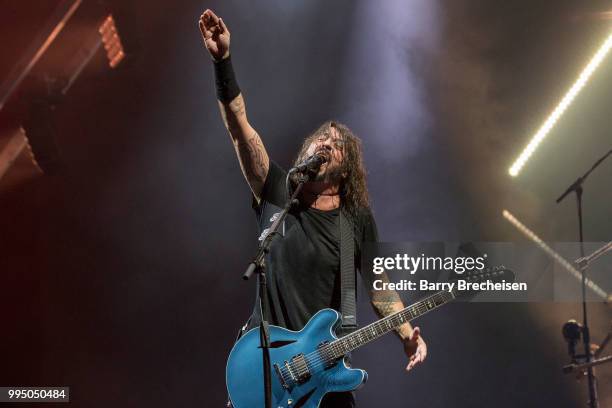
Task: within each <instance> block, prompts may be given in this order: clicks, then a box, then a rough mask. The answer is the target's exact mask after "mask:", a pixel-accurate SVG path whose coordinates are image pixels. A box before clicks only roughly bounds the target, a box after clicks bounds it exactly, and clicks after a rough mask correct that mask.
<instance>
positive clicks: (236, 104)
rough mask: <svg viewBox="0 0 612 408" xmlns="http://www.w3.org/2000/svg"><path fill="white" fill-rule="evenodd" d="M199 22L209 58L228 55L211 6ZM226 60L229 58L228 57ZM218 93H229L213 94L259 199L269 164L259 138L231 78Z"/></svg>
mask: <svg viewBox="0 0 612 408" xmlns="http://www.w3.org/2000/svg"><path fill="white" fill-rule="evenodd" d="M199 26H200V31H201V33H202V39H203V41H204V45H205V46H206V49H207V50H208V52H209V53H210V55H211V57H212V58H213V60H214V61H217V63H218V62H220V61H223V60H226V59H227V58H229V55H230V53H229V44H230V32H229V30H228V28H227V26H226V25H225V23H224V22H223V19H221V18H219V17H217V16H216V15H215V13H213V12H212V11H211V10H206V11H205V12H204V13H202V15H201V16H200V21H199ZM226 62H229V60H228V61H226ZM228 72H230V71H227V70H226V71H225V74H226V75H227V73H228ZM228 78H229V77H224V78H222V80H221V84H222V86H223V84H225V85H226V86H227V84H228V83H229V82H231V81H228ZM217 79H219V78H217ZM230 79H234V78H233V71H231V78H230ZM232 86H233V87H232ZM233 90H235V93H233V94H232V91H233ZM222 93H224V95H227V94H230V95H231V97H227V98H225V97H224V98H221V97H219V94H218V95H217V97H218V99H219V100H218V102H219V109H221V116H222V117H223V123H224V124H225V127H226V128H227V130H228V131H229V134H230V137H231V139H232V143H233V145H234V149H235V150H236V154H237V156H238V161H239V162H240V168H241V169H242V173H243V174H244V177H245V178H246V181H247V183H248V184H249V187H251V190H252V191H253V195H254V196H255V198H256V199H257V201H259V200H260V199H261V193H262V190H263V186H264V182H265V180H266V176H267V175H268V169H269V168H270V159H269V158H268V153H267V152H266V149H265V148H264V146H263V143H262V141H261V138H260V137H259V135H258V134H257V132H256V131H255V129H253V127H252V126H251V125H250V124H249V121H248V119H247V115H246V108H245V104H244V97H243V96H242V93H239V89H238V86H237V84H236V83H235V79H234V81H233V82H232V83H231V86H229V87H228V89H226V90H222ZM236 94H237V95H236Z"/></svg>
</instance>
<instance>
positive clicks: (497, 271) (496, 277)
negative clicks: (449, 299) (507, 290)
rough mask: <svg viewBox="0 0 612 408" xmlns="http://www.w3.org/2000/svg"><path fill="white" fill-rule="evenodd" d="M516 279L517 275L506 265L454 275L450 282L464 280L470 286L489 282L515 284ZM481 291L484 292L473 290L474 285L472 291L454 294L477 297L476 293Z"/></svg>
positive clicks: (459, 291)
mask: <svg viewBox="0 0 612 408" xmlns="http://www.w3.org/2000/svg"><path fill="white" fill-rule="evenodd" d="M514 279H515V275H514V272H513V271H512V270H510V269H508V268H506V267H505V266H504V265H499V266H490V267H488V268H485V269H480V270H478V269H476V270H472V271H466V272H464V273H462V274H457V273H453V274H452V277H451V278H450V279H449V280H451V281H459V280H464V281H465V282H467V284H468V285H469V284H472V283H486V282H487V281H488V282H491V283H507V284H511V283H513V282H514ZM480 291H482V289H478V288H476V289H475V288H473V286H472V285H470V289H468V290H457V289H454V290H453V293H454V294H455V295H457V296H468V295H475V294H476V293H478V292H480Z"/></svg>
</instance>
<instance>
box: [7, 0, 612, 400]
mask: <svg viewBox="0 0 612 408" xmlns="http://www.w3.org/2000/svg"><path fill="white" fill-rule="evenodd" d="M51 3H53V2H46V3H45V4H44V5H43V4H34V3H33V2H29V3H28V2H25V3H24V2H19V3H18V2H16V1H2V2H0V7H1V8H0V15H1V23H2V24H0V34H1V38H3V40H2V42H1V44H0V55H2V66H1V68H2V70H0V74H2V75H5V74H7V72H8V71H9V70H10V68H11V66H12V64H13V63H14V62H15V60H16V59H17V58H18V57H19V56H20V53H21V52H22V51H23V49H24V48H25V46H27V45H28V44H29V43H30V41H31V40H32V38H33V36H34V34H35V33H36V30H37V29H38V28H39V27H40V25H41V22H42V21H44V20H45V16H46V15H47V14H48V13H49V10H51V9H52V6H51V5H50V4H51ZM108 7H109V8H110V9H111V10H112V9H113V7H115V8H117V9H121V11H122V13H123V14H122V20H120V21H118V27H119V31H120V34H121V35H122V37H125V43H126V44H125V46H126V50H127V51H128V53H131V55H129V56H128V58H127V59H126V61H125V63H122V65H120V66H119V68H118V69H116V70H114V71H112V72H111V71H110V70H109V69H105V68H104V65H105V63H106V62H105V56H104V55H103V54H102V53H99V55H97V56H96V58H94V60H93V61H92V62H91V64H90V65H89V66H88V67H87V69H86V70H85V72H84V73H83V75H82V76H81V77H80V78H79V79H78V81H77V82H76V83H75V85H74V86H73V88H72V89H71V90H70V92H69V93H68V95H67V96H66V98H65V99H64V100H63V101H62V103H61V104H60V105H59V106H58V107H57V108H56V109H55V112H54V119H55V122H56V124H57V127H58V133H57V144H58V146H59V149H60V151H61V164H62V168H61V170H60V171H59V172H57V173H56V174H54V175H45V176H42V177H39V178H37V179H35V180H33V181H30V182H28V183H23V184H20V185H18V186H17V187H14V188H12V189H10V190H9V191H3V192H2V194H1V195H0V278H1V281H0V316H1V317H2V318H1V322H2V326H3V327H2V329H1V330H0V359H1V364H0V385H6V386H9V385H31V386H34V385H41V386H43V385H47V386H52V385H58V386H59V385H67V386H70V387H71V402H72V405H74V406H78V407H108V406H117V407H144V406H147V407H165V406H176V407H193V406H204V407H209V406H210V407H215V406H217V407H218V406H221V404H222V403H223V402H224V398H225V395H224V368H225V359H226V356H227V354H228V352H229V350H230V348H231V346H232V341H233V338H234V336H235V332H236V330H237V329H238V328H239V327H240V326H241V325H242V323H243V322H244V320H245V319H246V318H247V316H248V315H249V313H250V310H251V307H252V296H253V294H254V290H255V288H254V282H248V283H244V282H242V281H241V280H240V275H241V273H242V271H243V269H244V268H245V267H246V265H247V263H248V261H249V259H250V256H251V255H252V254H253V253H254V250H255V244H256V240H255V238H256V228H255V221H254V216H253V213H252V211H251V209H250V196H249V190H248V187H247V186H246V184H245V183H244V180H243V177H242V174H241V173H240V169H239V166H238V164H237V161H236V160H235V157H234V153H233V149H232V147H231V144H230V142H229V140H228V136H227V134H226V131H225V129H224V128H223V124H222V121H221V118H220V115H219V112H218V109H217V106H216V101H215V94H214V86H213V80H212V69H211V63H210V59H209V57H208V55H207V53H206V52H205V50H204V49H203V47H202V44H201V40H200V37H199V31H198V28H197V18H198V16H199V15H200V14H201V12H202V11H203V10H204V9H206V8H211V9H213V10H215V11H216V12H217V13H218V14H219V15H220V16H222V17H223V18H224V21H225V22H226V23H227V25H228V27H229V29H230V30H231V33H232V48H231V49H232V54H233V60H234V65H235V68H236V72H237V75H238V79H239V82H240V85H241V88H242V90H243V92H244V95H245V98H246V101H247V110H248V114H249V118H250V121H251V122H252V124H253V125H254V126H255V127H256V128H257V129H258V131H259V132H260V134H261V135H262V137H263V139H264V142H265V144H266V147H267V149H268V152H269V154H270V157H271V158H273V159H274V160H276V161H277V162H279V163H280V164H282V165H285V166H287V165H289V164H290V162H291V161H292V159H293V157H294V154H295V153H296V150H297V149H298V146H299V145H300V144H301V141H302V139H303V138H304V137H305V136H306V135H307V134H309V132H311V131H312V130H313V129H315V128H317V127H318V125H319V124H320V123H321V122H323V121H324V120H326V119H328V118H336V119H338V120H340V121H342V122H345V123H347V124H348V125H349V126H350V127H351V128H352V129H353V130H354V131H355V133H356V134H358V135H360V136H361V138H362V139H363V144H364V149H365V161H366V165H367V167H368V170H369V187H370V193H371V197H372V203H373V211H374V214H375V216H376V219H377V222H378V227H379V232H380V236H381V239H382V240H383V241H435V240H442V241H452V240H468V239H473V240H481V241H484V240H491V241H506V240H522V239H523V238H522V236H521V235H520V234H519V233H518V232H516V231H515V230H514V228H513V227H512V226H511V225H510V224H508V223H507V222H506V221H505V220H504V219H503V218H502V216H501V212H502V210H503V209H504V208H506V209H508V210H510V211H511V212H512V213H513V214H515V215H516V216H517V217H518V218H519V219H521V220H522V221H523V222H524V223H525V224H527V225H528V226H530V228H532V229H533V230H534V231H536V232H537V233H538V234H539V235H540V236H541V237H542V238H543V239H545V240H548V241H575V240H576V239H577V222H576V217H575V211H576V210H575V206H576V204H575V199H574V198H573V197H568V199H566V200H565V201H564V202H563V203H561V204H559V205H557V204H555V203H554V200H555V198H556V197H557V196H558V195H559V194H560V193H561V192H562V191H563V190H564V189H565V188H566V187H567V186H568V185H569V184H570V183H571V182H572V181H573V180H575V178H576V177H578V176H579V175H581V174H582V173H583V172H585V171H586V170H587V169H588V168H589V167H590V165H591V164H592V163H593V162H594V161H595V160H596V159H598V158H599V157H600V156H601V155H602V154H603V153H605V151H607V150H609V149H610V148H611V147H612V143H611V142H612V136H611V133H610V123H611V122H610V106H611V103H612V92H611V89H612V88H611V82H610V80H611V74H612V71H611V69H612V65H611V64H610V62H609V61H608V60H606V61H604V62H603V63H602V66H601V67H600V69H599V70H597V71H596V73H595V74H594V76H593V78H592V80H591V81H590V82H589V83H588V84H587V86H586V87H585V89H584V90H583V92H582V93H581V94H580V96H579V97H578V98H577V99H576V100H575V103H574V104H573V105H572V107H570V108H569V109H568V111H567V112H566V114H565V115H564V116H563V118H562V119H561V120H560V121H559V123H558V124H557V126H556V127H555V128H554V129H553V131H552V132H551V134H550V135H549V137H548V138H547V139H546V140H545V141H544V143H542V145H541V146H540V148H539V149H538V150H537V152H536V153H535V154H534V156H533V157H532V159H531V160H530V161H529V162H528V163H527V165H526V166H525V168H524V170H523V172H522V173H521V175H520V176H519V177H517V178H514V179H513V178H511V177H509V176H508V174H507V169H508V168H509V166H510V165H511V163H512V162H513V160H514V159H515V158H516V157H517V155H518V154H519V153H520V151H521V149H522V148H523V147H524V145H525V144H526V143H527V141H528V140H529V139H530V138H531V136H532V135H533V133H535V131H536V130H537V129H538V127H539V126H540V124H541V123H542V122H543V121H544V119H545V118H546V117H547V115H548V114H549V113H550V111H551V110H552V109H553V108H554V107H555V105H556V104H557V102H558V101H559V100H560V98H561V97H562V95H563V94H564V93H565V91H566V90H567V89H568V88H569V86H570V85H571V83H572V82H573V81H574V79H575V78H576V77H577V75H578V73H579V72H580V71H581V69H582V68H583V67H584V65H585V64H586V63H587V61H588V60H589V58H590V57H591V56H592V55H593V54H594V53H595V51H596V50H597V48H598V47H599V45H600V44H601V43H602V42H603V40H604V39H605V38H606V37H607V36H608V35H609V33H610V22H609V21H608V20H605V19H602V18H601V16H599V15H596V14H593V13H596V12H602V11H607V10H610V9H612V4H611V3H610V2H607V1H565V0H563V1H554V2H552V1H522V0H521V1H512V2H497V1H496V2H492V1H486V0H471V1H468V0H461V1H455V0H453V1H450V0H449V1H430V0H420V1H419V0H413V1H399V0H393V1H385V2H376V1H348V0H347V1H334V2H329V1H328V2H325V1H291V2H288V1H282V0H274V1H272V0H270V1H261V2H246V1H243V2H238V1H223V2H221V1H212V2H208V3H207V2H196V1H182V2H170V1H148V2H145V1H131V2H118V1H117V2H109V3H108ZM121 24H123V26H122V25H121ZM128 45H129V46H131V47H132V48H131V49H130V47H129V46H128ZM611 176H612V160H610V159H609V160H608V161H607V162H605V163H604V164H602V166H601V167H600V168H599V169H598V170H597V171H596V172H595V173H593V174H592V175H591V177H590V178H589V180H588V182H587V183H586V184H585V194H584V203H585V204H584V214H585V225H584V229H585V239H587V240H589V241H605V240H610V239H612V234H611V232H610V231H611V230H612V217H611V211H610V208H611V206H612V189H611V188H610V187H611V183H610V180H611ZM532 273H535V274H537V273H538V271H537V270H534V271H533V272H532ZM364 298H365V297H364V296H361V299H362V301H363V299H364ZM408 300H409V299H408ZM360 309H361V310H360V311H361V314H360V317H361V322H362V323H363V322H369V321H371V320H372V319H374V314H373V313H372V312H371V311H370V310H369V307H368V305H367V304H366V303H365V302H363V303H362V304H360ZM590 310H591V325H592V328H591V330H592V337H593V340H594V341H600V340H601V339H602V338H603V336H604V335H605V333H606V332H607V330H608V328H609V324H610V318H611V317H612V313H611V311H610V308H609V306H607V305H605V304H603V303H592V304H591V305H590ZM572 317H574V318H577V319H580V318H581V316H580V306H579V304H573V303H547V304H545V303H539V304H453V305H449V306H446V307H445V308H444V309H443V310H440V311H438V312H435V313H433V314H430V315H427V316H426V317H423V318H422V319H421V320H420V321H418V322H417V324H418V325H419V326H421V327H422V329H423V335H424V337H425V339H426V340H427V342H428V347H429V357H428V359H427V361H426V363H425V364H424V365H422V366H421V367H419V368H418V369H417V370H415V371H413V372H411V373H410V374H406V373H405V372H404V371H403V368H404V366H405V364H406V359H405V357H404V355H403V352H402V350H401V345H400V343H399V342H398V341H397V340H396V339H395V338H393V337H392V336H387V338H384V339H382V340H380V341H379V342H377V343H374V344H371V345H369V346H367V347H365V348H364V349H362V350H361V351H359V352H358V353H356V355H355V358H354V360H355V361H354V364H355V365H356V366H359V367H363V368H365V369H366V370H367V371H368V372H369V374H370V377H369V378H370V380H369V382H368V384H367V385H366V386H365V388H363V389H362V390H361V391H359V393H358V402H359V404H360V406H363V407H374V406H389V407H400V406H409V405H410V406H429V407H451V406H452V407H476V406H490V405H495V406H498V407H515V406H529V407H542V406H554V407H578V406H584V401H585V399H586V392H585V391H586V384H585V383H584V382H582V383H576V382H575V379H574V378H573V377H571V376H564V375H563V374H562V373H561V370H560V367H561V366H562V365H563V364H566V363H567V360H568V357H567V355H566V345H565V342H564V341H563V339H562V337H561V333H560V330H561V325H562V324H563V323H564V322H565V321H566V320H567V319H569V318H572ZM598 374H599V377H600V383H601V386H600V394H601V400H602V407H604V406H610V405H612V388H611V387H610V382H611V379H612V371H611V368H610V367H609V365H608V366H607V367H606V366H604V367H602V368H600V369H599V370H598Z"/></svg>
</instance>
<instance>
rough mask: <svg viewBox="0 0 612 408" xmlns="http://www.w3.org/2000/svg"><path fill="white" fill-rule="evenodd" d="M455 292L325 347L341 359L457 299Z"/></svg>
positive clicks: (427, 300) (428, 299)
mask: <svg viewBox="0 0 612 408" xmlns="http://www.w3.org/2000/svg"><path fill="white" fill-rule="evenodd" d="M453 292H454V291H447V290H443V291H440V292H437V293H434V294H433V295H430V296H428V297H426V298H424V299H422V300H420V301H418V302H416V303H414V304H412V305H410V306H408V307H406V308H404V309H402V310H400V311H399V312H395V313H393V314H390V315H389V316H386V317H384V318H382V319H380V320H377V321H375V322H374V323H371V324H369V325H367V326H365V327H362V328H361V329H359V330H355V331H354V332H352V333H351V334H347V335H346V336H344V337H341V338H339V339H338V340H334V341H333V342H331V343H329V344H327V345H326V346H324V347H325V348H327V350H325V351H326V353H328V355H329V356H330V357H333V358H340V357H342V356H344V355H345V354H347V353H349V352H351V351H353V350H355V349H357V348H359V347H361V346H363V345H365V344H367V343H369V342H371V341H373V340H376V339H377V338H379V337H382V336H383V335H385V334H387V333H389V332H390V331H393V330H395V329H396V328H398V327H399V326H401V325H402V324H404V323H406V322H409V321H411V320H413V319H416V318H417V317H419V316H422V315H424V314H425V313H427V312H429V311H430V310H433V309H436V308H438V307H440V306H442V305H443V304H445V303H448V302H450V301H452V300H454V299H455V297H456V295H455V293H453Z"/></svg>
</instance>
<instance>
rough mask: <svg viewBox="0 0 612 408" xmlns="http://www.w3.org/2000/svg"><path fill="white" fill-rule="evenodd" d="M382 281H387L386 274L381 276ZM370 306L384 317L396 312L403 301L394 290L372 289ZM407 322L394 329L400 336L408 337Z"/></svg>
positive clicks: (401, 306) (401, 307)
mask: <svg viewBox="0 0 612 408" xmlns="http://www.w3.org/2000/svg"><path fill="white" fill-rule="evenodd" d="M381 279H382V280H383V281H384V282H389V278H388V277H387V275H386V274H383V275H382V276H381ZM371 301H372V306H374V309H375V310H376V312H377V313H378V315H379V316H381V317H385V316H389V315H390V314H393V313H395V312H398V311H400V310H402V309H403V308H404V302H402V299H401V298H400V296H399V295H398V294H397V292H396V291H394V290H372V292H371ZM411 329H412V328H411V326H410V324H409V323H405V324H402V325H401V326H399V327H397V328H396V329H395V331H396V332H397V334H398V335H399V336H400V337H401V338H406V337H409V335H410V332H411V331H412V330H411Z"/></svg>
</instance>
